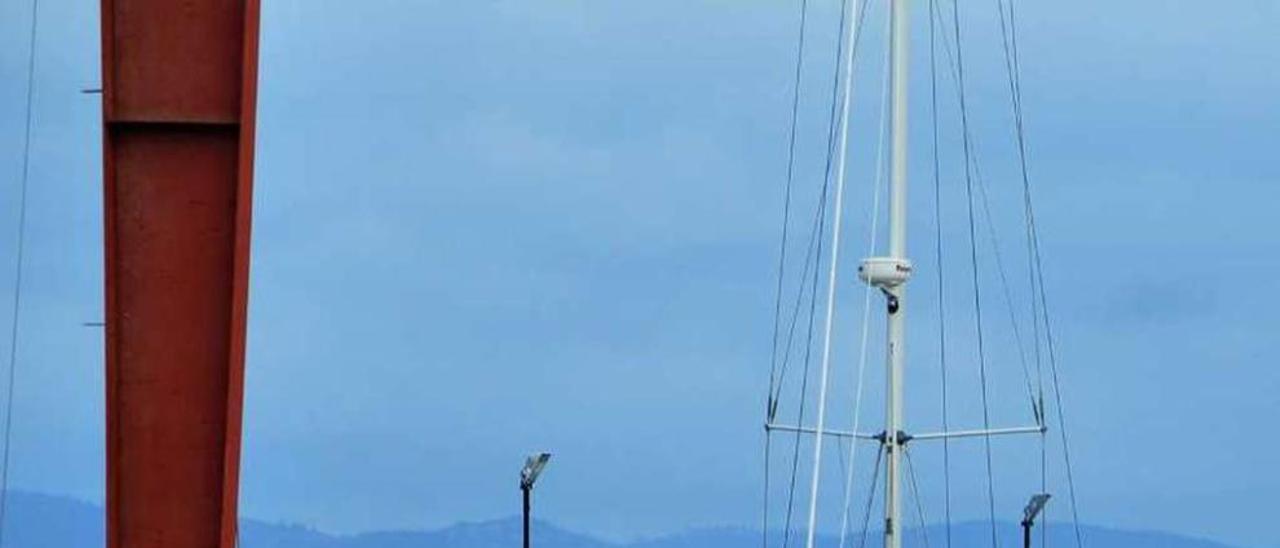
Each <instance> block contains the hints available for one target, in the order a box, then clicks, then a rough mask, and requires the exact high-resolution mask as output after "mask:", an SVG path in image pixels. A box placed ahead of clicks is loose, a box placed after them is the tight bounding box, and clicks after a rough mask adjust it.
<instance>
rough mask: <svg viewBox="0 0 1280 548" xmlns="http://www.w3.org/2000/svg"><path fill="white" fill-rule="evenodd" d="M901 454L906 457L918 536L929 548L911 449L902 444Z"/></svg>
mask: <svg viewBox="0 0 1280 548" xmlns="http://www.w3.org/2000/svg"><path fill="white" fill-rule="evenodd" d="M902 454H903V455H904V456H906V457H907V477H908V478H910V479H911V498H912V499H914V500H915V503H916V527H918V528H919V529H920V537H921V538H923V539H924V548H929V530H928V529H926V528H925V524H926V523H928V521H929V520H928V519H927V518H925V514H924V502H923V501H922V500H921V499H920V482H919V481H918V480H916V465H915V462H913V461H912V460H911V450H909V449H906V446H903V451H902Z"/></svg>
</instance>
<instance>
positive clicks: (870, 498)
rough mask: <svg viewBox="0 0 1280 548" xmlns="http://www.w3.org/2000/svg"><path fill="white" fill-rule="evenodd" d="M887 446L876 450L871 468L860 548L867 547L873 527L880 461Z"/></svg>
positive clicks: (881, 446) (859, 542)
mask: <svg viewBox="0 0 1280 548" xmlns="http://www.w3.org/2000/svg"><path fill="white" fill-rule="evenodd" d="M884 452H885V446H884V445H883V444H881V445H880V448H879V449H877V450H876V462H875V465H874V466H872V467H871V470H872V472H871V490H870V491H868V492H867V507H866V510H865V511H864V512H863V513H862V539H861V540H859V541H858V548H866V547H867V529H870V527H871V506H872V504H874V503H875V500H876V490H877V489H878V488H879V487H880V459H881V458H883V457H884Z"/></svg>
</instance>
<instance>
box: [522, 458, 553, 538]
mask: <svg viewBox="0 0 1280 548" xmlns="http://www.w3.org/2000/svg"><path fill="white" fill-rule="evenodd" d="M549 460H551V453H534V454H532V455H529V457H528V458H526V459H524V468H521V469H520V494H521V495H522V496H523V499H524V548H529V499H530V497H529V495H530V493H532V491H533V482H535V481H538V476H540V475H542V470H543V469H544V468H546V467H547V461H549Z"/></svg>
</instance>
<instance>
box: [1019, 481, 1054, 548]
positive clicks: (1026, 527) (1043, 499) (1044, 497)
mask: <svg viewBox="0 0 1280 548" xmlns="http://www.w3.org/2000/svg"><path fill="white" fill-rule="evenodd" d="M1049 496H1050V495H1049V493H1040V494H1038V495H1032V496H1031V500H1030V501H1029V502H1027V507H1026V508H1024V509H1023V510H1022V546H1023V548H1031V527H1032V525H1035V521H1036V516H1038V515H1040V511H1041V510H1044V505H1045V503H1047V502H1049Z"/></svg>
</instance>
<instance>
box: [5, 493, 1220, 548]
mask: <svg viewBox="0 0 1280 548" xmlns="http://www.w3.org/2000/svg"><path fill="white" fill-rule="evenodd" d="M6 513H7V516H6V517H5V525H6V527H5V530H4V535H5V537H4V539H3V540H4V548H102V546H103V536H104V534H103V521H102V520H103V518H102V508H101V507H100V506H95V505H92V504H88V503H84V502H79V501H75V500H72V499H68V498H63V497H52V496H45V495H34V494H28V493H16V492H15V493H10V494H9V500H8V509H7V512H6ZM534 527H535V529H534V546H537V547H538V548H743V547H755V546H758V545H759V544H760V533H759V532H758V531H750V530H746V529H738V528H713V529H696V530H692V531H689V532H685V533H681V534H678V535H670V536H664V537H658V538H653V539H646V540H640V541H635V542H630V543H622V544H619V543H612V542H606V541H603V540H599V539H596V538H593V537H590V536H587V535H583V534H578V533H574V532H571V531H567V530H564V529H561V528H559V527H556V526H555V525H552V524H548V523H541V522H539V523H537V524H535V526H534ZM998 530H999V531H1000V532H1001V537H1002V538H1001V539H1000V544H1001V546H1004V547H1009V548H1012V547H1017V546H1020V545H1021V544H1020V542H1021V540H1020V538H1019V537H1018V529H1017V527H1016V525H1014V524H1009V523H1004V524H999V526H998ZM1049 531H1050V538H1049V545H1050V546H1060V547H1068V546H1074V545H1075V538H1074V533H1073V531H1072V530H1071V528H1070V527H1068V526H1065V525H1053V526H1051V527H1050V529H1049ZM924 533H925V534H927V536H928V538H929V546H938V547H941V546H945V541H944V540H943V535H944V531H943V529H942V528H940V527H929V528H927V529H926V530H925V531H924ZM1083 534H1084V537H1085V545H1086V546H1087V547H1089V548H1232V547H1230V546H1228V545H1226V544H1220V543H1217V542H1210V541H1206V540H1200V539H1194V538H1188V537H1183V536H1178V535H1173V534H1168V533H1160V532H1135V531H1118V530H1113V529H1106V528H1101V527H1085V528H1084V529H1083ZM797 538H799V537H793V539H792V543H791V545H792V546H795V545H796V539H797ZM906 538H907V542H906V543H905V545H906V546H908V547H912V548H916V547H921V546H925V542H924V536H923V535H921V533H920V531H918V530H912V531H909V532H908V535H907V537H906ZM858 540H859V539H858V538H856V537H855V538H854V539H853V542H852V543H851V546H857V545H858ZM1037 540H1038V539H1037ZM779 541H780V539H779ZM878 541H879V539H878V533H877V532H874V531H872V532H870V534H869V535H868V539H867V546H877V545H878ZM990 542H991V528H990V524H989V523H981V522H979V523H963V524H957V525H956V526H954V527H953V528H952V545H953V546H960V547H972V546H989V545H990ZM778 544H779V545H780V544H781V543H780V542H779V543H778ZM836 544H837V542H836V539H834V538H824V539H823V540H822V542H821V545H822V546H834V545H836ZM516 546H520V520H519V519H518V518H509V519H502V520H495V521H486V522H479V523H459V524H457V525H453V526H450V527H446V528H444V529H439V530H435V531H386V532H376V533H364V534H359V535H349V536H342V535H331V534H327V533H322V532H319V531H316V530H314V529H309V528H306V527H300V526H291V525H278V524H270V523H264V522H259V521H253V520H249V521H246V522H245V524H244V526H243V529H242V530H241V547H242V548H512V547H516Z"/></svg>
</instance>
